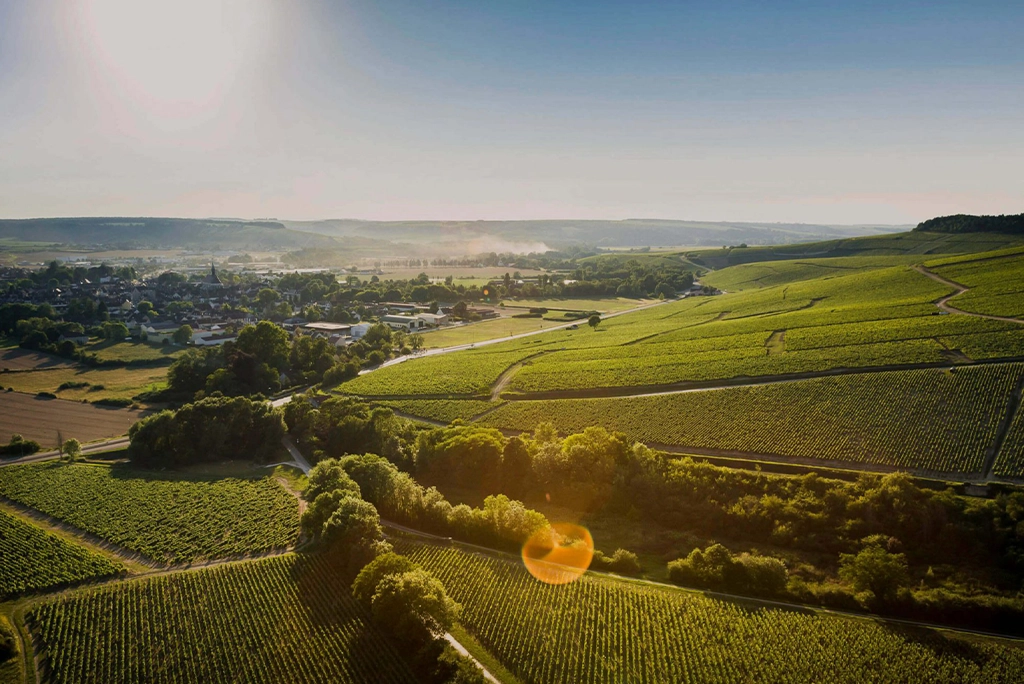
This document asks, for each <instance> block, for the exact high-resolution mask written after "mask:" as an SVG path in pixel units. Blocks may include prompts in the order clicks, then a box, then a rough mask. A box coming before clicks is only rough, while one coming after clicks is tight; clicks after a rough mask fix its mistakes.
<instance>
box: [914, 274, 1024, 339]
mask: <svg viewBox="0 0 1024 684" xmlns="http://www.w3.org/2000/svg"><path fill="white" fill-rule="evenodd" d="M914 270H915V271H917V272H918V273H922V274H924V275H926V276H928V277H929V278H931V279H932V280H934V281H935V282H938V283H942V284H943V285H947V286H949V287H952V288H953V289H955V290H956V292H954V293H953V294H950V295H946V296H945V297H942V298H941V299H939V300H937V301H936V302H935V306H937V307H939V309H940V310H942V311H945V312H946V313H953V314H962V315H964V316H974V317H975V318H987V319H988V320H990V321H1004V322H1006V323H1019V324H1021V325H1024V320H1021V319H1019V318H1011V317H1009V316H994V315H992V314H983V313H975V312H973V311H964V310H963V309H958V308H956V307H955V306H950V305H949V300H950V299H952V298H953V297H956V296H957V295H962V294H963V293H964V292H967V291H969V290H970V289H971V288H969V287H967V286H965V285H961V284H960V283H958V282H956V281H955V280H950V279H949V278H943V277H942V276H940V275H939V274H938V273H933V272H932V271H929V270H928V269H927V268H925V267H924V266H922V265H918V266H914Z"/></svg>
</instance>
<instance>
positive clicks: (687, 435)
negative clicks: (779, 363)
mask: <svg viewBox="0 0 1024 684" xmlns="http://www.w3.org/2000/svg"><path fill="white" fill-rule="evenodd" d="M1022 378H1024V364H1019V363H1017V364H994V365H991V366H975V367H961V368H957V369H956V371H955V372H949V371H948V370H915V371H895V372H888V373H872V374H863V375H850V376H842V377H831V378H815V379H811V380H800V381H794V382H786V383H776V384H769V385H760V386H749V387H731V388H722V389H715V390H707V391H698V392H686V393H678V394H668V395H654V396H642V397H626V398H617V399H576V400H571V399H565V400H549V401H511V402H506V403H505V404H504V405H503V406H501V407H499V408H498V409H497V410H496V411H494V412H493V413H490V414H488V415H486V416H484V417H483V418H482V419H481V421H480V422H481V423H482V424H484V425H487V426H490V427H497V428H502V429H507V430H523V431H529V430H532V429H533V428H534V427H535V426H536V425H537V424H538V423H540V422H543V421H552V422H554V424H555V426H556V427H557V428H558V429H559V430H560V431H561V432H563V433H569V432H577V431H582V430H583V429H584V428H586V427H588V426H590V425H601V426H604V427H606V428H607V429H609V430H620V431H622V432H625V433H626V434H627V435H629V436H630V437H631V438H633V439H636V440H639V441H643V442H648V443H656V444H665V445H674V446H684V447H685V446H690V447H701V448H711V449H725V450H735V451H742V452H750V453H754V454H769V455H778V456H795V457H802V458H810V459H828V460H836V461H845V462H851V463H866V464H873V465H882V466H891V467H896V468H909V469H916V470H931V471H942V472H945V473H978V472H979V471H980V470H981V467H982V464H983V461H984V456H985V450H986V449H987V448H988V447H989V446H991V445H992V444H993V443H994V441H995V437H996V433H997V430H998V427H999V422H1000V420H1001V419H1002V417H1003V415H1004V414H1005V411H1006V409H1007V407H1008V405H1009V400H1010V396H1011V393H1012V392H1013V391H1014V389H1015V388H1016V387H1017V386H1018V384H1019V383H1020V382H1021V379H1022ZM1004 450H1005V449H1004Z"/></svg>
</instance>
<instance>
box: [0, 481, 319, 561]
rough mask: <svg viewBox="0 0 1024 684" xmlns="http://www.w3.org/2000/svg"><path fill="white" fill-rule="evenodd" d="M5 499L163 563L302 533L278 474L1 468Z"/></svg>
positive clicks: (289, 539) (243, 550)
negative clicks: (201, 475) (192, 475)
mask: <svg viewBox="0 0 1024 684" xmlns="http://www.w3.org/2000/svg"><path fill="white" fill-rule="evenodd" d="M0 496H4V497H7V498H8V499H11V500H13V501H17V502H18V503H21V504H23V505H25V506H29V507H31V508H35V509H37V510H39V511H42V512H43V513H46V514H47V515H51V516H53V517H55V518H58V519H60V520H62V521H64V522H66V523H68V524H70V525H73V526H75V527H78V528H79V529H82V530H85V531H86V532H91V533H93V534H95V535H96V536H98V537H101V538H103V539H106V540H107V541H110V542H113V543H114V544H117V545H119V546H121V547H123V548H126V549H130V550H132V551H137V552H138V553H140V554H142V555H144V556H147V557H148V558H151V559H153V560H154V561H157V562H159V563H192V562H195V561H198V560H204V559H213V558H227V557H233V556H241V555H245V554H253V553H264V552H268V551H273V550H280V549H284V548H287V547H289V546H291V545H293V544H294V543H295V541H296V539H297V538H298V527H299V510H298V502H297V501H296V499H295V498H294V497H293V496H292V495H290V494H288V493H287V492H286V491H285V490H284V489H283V488H282V487H281V486H280V485H279V484H278V483H277V482H276V481H274V479H273V478H271V477H267V478H264V479H261V480H241V479H233V478H229V479H220V480H212V481H206V480H201V479H176V478H174V477H172V476H166V475H163V474H160V473H147V472H141V471H135V470H129V469H126V468H124V467H121V466H113V467H112V466H101V465H92V464H89V465H70V464H68V465H65V464H59V463H52V462H51V463H38V464H31V465H21V466H9V467H5V468H0Z"/></svg>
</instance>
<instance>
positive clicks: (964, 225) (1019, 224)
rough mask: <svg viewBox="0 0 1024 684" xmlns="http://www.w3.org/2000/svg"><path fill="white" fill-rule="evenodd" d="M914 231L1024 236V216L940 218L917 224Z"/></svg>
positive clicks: (954, 216) (957, 216) (964, 215)
mask: <svg viewBox="0 0 1024 684" xmlns="http://www.w3.org/2000/svg"><path fill="white" fill-rule="evenodd" d="M914 230H923V231H928V232H930V233H1009V234H1011V235H1024V214H1006V215H1003V214H1000V215H999V216H973V215H971V214H954V215H952V216H939V217H937V218H933V219H928V220H927V221H922V222H921V223H919V224H917V228H914Z"/></svg>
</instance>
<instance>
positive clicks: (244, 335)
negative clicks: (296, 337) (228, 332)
mask: <svg viewBox="0 0 1024 684" xmlns="http://www.w3.org/2000/svg"><path fill="white" fill-rule="evenodd" d="M235 346H236V347H237V348H238V349H239V350H241V351H243V352H245V353H246V354H252V355H253V356H254V357H256V364H257V365H259V364H261V363H265V364H267V365H268V366H270V367H271V368H274V369H275V370H278V371H281V370H284V369H285V367H286V366H287V364H288V333H287V332H286V331H285V329H284V328H282V327H281V326H279V325H275V324H274V323H271V322H270V321H260V322H259V323H257V324H256V325H247V326H245V327H244V328H242V330H241V332H239V333H238V339H237V340H236V342H235Z"/></svg>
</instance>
